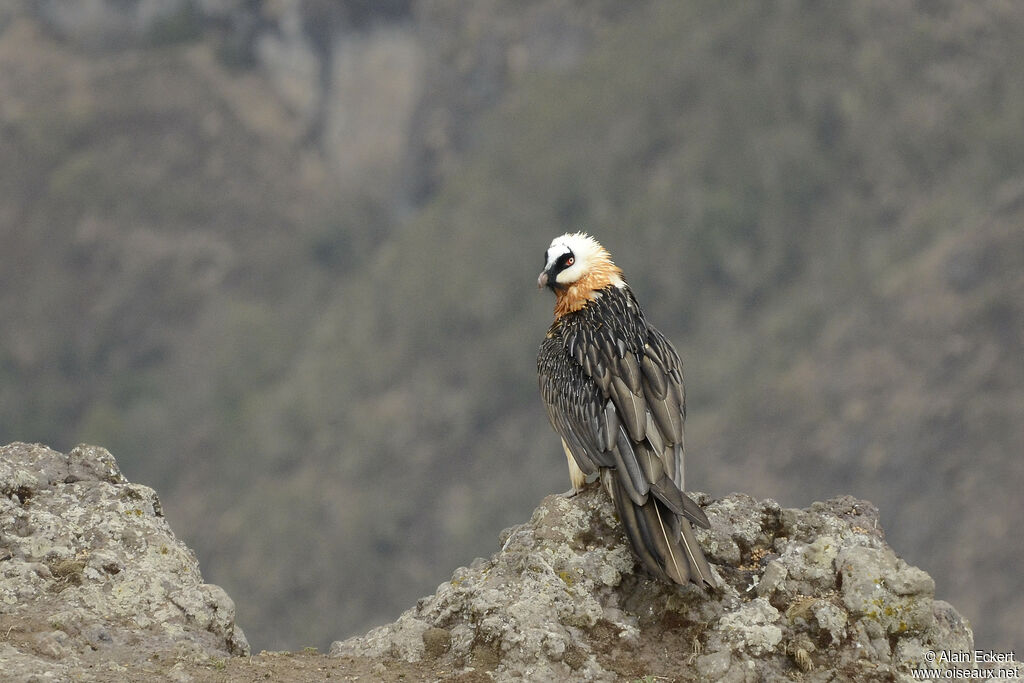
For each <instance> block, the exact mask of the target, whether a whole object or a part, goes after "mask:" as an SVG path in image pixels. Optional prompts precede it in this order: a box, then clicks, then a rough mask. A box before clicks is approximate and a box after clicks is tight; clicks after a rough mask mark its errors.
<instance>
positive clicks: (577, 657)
mask: <svg viewBox="0 0 1024 683" xmlns="http://www.w3.org/2000/svg"><path fill="white" fill-rule="evenodd" d="M695 495H696V496H697V498H698V501H699V502H700V503H701V504H702V505H703V506H704V507H705V510H706V512H707V515H708V517H709V519H710V520H711V525H712V528H711V530H710V531H703V530H699V531H698V532H697V533H698V538H699V539H700V541H701V543H702V545H703V546H704V548H705V550H706V554H707V556H708V560H709V561H710V562H712V563H713V564H712V566H713V568H714V570H715V571H717V572H718V573H719V575H720V577H721V578H722V584H723V588H722V590H721V591H720V592H719V593H717V594H714V595H711V594H707V593H705V592H704V591H703V590H701V589H698V588H696V587H694V586H686V587H676V586H669V585H666V584H664V583H661V582H659V581H656V580H654V579H652V578H651V577H649V576H648V575H646V574H645V573H644V572H643V570H642V569H640V568H639V566H638V565H637V563H636V561H635V560H634V556H633V554H632V553H631V551H630V549H629V547H628V544H627V541H626V539H625V536H624V535H623V534H622V532H621V531H620V525H619V524H618V521H617V520H616V517H615V512H614V508H613V507H612V505H611V503H610V501H609V500H608V499H607V497H606V496H605V495H604V493H603V492H602V491H600V490H597V489H590V490H588V491H585V492H584V493H582V494H580V495H578V496H576V497H575V498H572V499H565V498H563V497H559V496H549V497H548V498H546V499H544V501H543V502H542V504H541V506H540V507H539V508H538V509H537V510H536V511H535V512H534V514H533V517H532V518H531V520H530V521H529V523H527V524H524V525H522V526H517V527H513V528H511V529H508V530H506V531H505V532H503V534H502V538H501V542H502V548H501V550H500V551H499V552H497V553H496V554H495V555H494V556H492V557H491V558H490V559H489V560H483V559H478V560H476V561H475V562H474V563H473V564H472V565H471V566H470V567H468V568H460V569H458V570H456V571H455V573H454V575H453V576H452V578H451V580H450V581H447V582H445V583H443V584H441V585H440V586H439V587H438V589H437V592H436V593H435V594H434V595H432V596H428V597H426V598H423V599H421V600H420V601H419V602H418V603H417V605H416V606H415V607H414V608H412V609H410V610H408V611H406V612H405V613H404V614H402V615H401V616H400V617H399V618H398V620H397V621H396V622H394V623H392V624H388V625H386V626H382V627H380V628H377V629H374V630H372V631H370V632H369V633H368V634H366V635H364V636H360V637H356V638H351V639H349V640H346V641H339V642H335V643H334V644H333V645H332V647H331V654H332V655H334V656H344V657H369V658H378V659H380V660H381V661H383V662H387V661H400V660H401V661H405V662H417V661H429V660H435V670H439V669H441V670H450V671H451V672H452V673H453V674H454V675H460V674H463V675H468V676H470V677H472V676H475V675H480V674H484V673H485V672H486V674H487V675H489V676H491V677H494V678H497V679H499V680H502V679H509V678H518V677H525V678H526V679H528V680H619V679H638V678H642V677H645V676H648V677H655V679H657V680H661V677H665V678H666V679H668V680H725V681H764V680H783V679H786V678H793V677H797V678H799V679H800V680H812V681H819V680H820V681H831V680H858V681H860V680H899V679H903V678H909V677H910V671H911V669H914V668H921V667H925V666H930V665H929V664H927V662H926V659H925V653H926V652H928V651H941V650H950V651H955V652H965V651H969V650H971V649H972V645H973V636H972V633H971V630H970V627H969V626H968V624H967V623H966V622H965V620H964V619H962V618H961V617H960V616H959V615H958V614H957V612H956V610H954V609H953V608H952V607H951V606H950V605H948V604H946V603H945V602H942V601H940V600H936V599H935V598H934V592H935V584H934V582H933V581H932V580H931V578H930V577H929V576H928V575H927V574H926V573H925V572H923V571H921V570H920V569H917V568H916V567H911V566H908V565H907V564H906V563H904V562H903V561H902V560H900V559H899V558H898V557H897V556H896V554H895V553H894V552H893V550H892V549H891V548H889V547H888V546H887V545H886V543H885V541H884V537H883V532H882V529H881V528H880V527H879V524H878V513H877V510H876V509H875V508H874V507H873V506H872V505H871V504H870V503H867V502H863V501H859V500H856V499H853V498H849V497H842V498H835V499H833V500H830V501H828V502H825V503H815V504H814V505H812V506H811V507H810V508H808V509H806V510H791V509H782V508H780V507H779V505H778V504H777V503H775V502H774V501H772V500H765V501H756V500H754V499H752V498H750V497H748V496H745V495H742V494H733V495H730V496H727V497H725V498H723V499H721V500H714V501H712V500H709V499H708V498H707V497H706V496H703V495H701V494H695ZM481 680H482V679H481Z"/></svg>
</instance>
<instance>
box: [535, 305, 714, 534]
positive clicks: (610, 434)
mask: <svg viewBox="0 0 1024 683" xmlns="http://www.w3.org/2000/svg"><path fill="white" fill-rule="evenodd" d="M609 303H610V302H609ZM604 314H605V316H604V317H605V318H606V320H605V321H604V322H602V323H600V324H598V323H594V324H584V325H575V326H564V327H563V328H562V329H561V330H560V332H561V333H562V334H551V333H549V336H548V337H547V338H545V340H544V343H543V344H541V350H540V355H539V357H538V361H537V366H538V373H539V381H540V389H541V396H542V397H543V399H544V404H545V407H546V408H547V412H548V419H549V420H550V421H551V425H552V426H553V427H554V428H555V431H556V432H558V434H559V436H561V437H562V439H563V440H564V441H565V443H566V445H567V446H568V447H569V450H570V452H571V453H572V455H573V459H575V460H576V464H577V465H578V466H579V468H580V469H581V470H582V471H583V472H584V473H585V474H587V475H591V474H594V473H596V472H597V470H598V468H600V467H614V468H615V469H616V470H617V472H618V475H619V477H620V478H621V479H622V485H621V488H622V490H623V492H624V493H626V494H627V495H628V496H629V498H630V499H631V500H632V501H633V502H634V503H635V504H637V505H644V504H645V503H646V502H647V497H648V495H649V494H650V493H651V492H652V491H653V492H654V495H655V496H656V497H657V498H658V499H659V500H661V501H662V503H664V505H665V506H666V507H668V508H669V509H670V510H672V511H673V512H675V513H676V514H679V515H683V516H685V517H687V518H688V519H690V520H691V521H693V522H694V523H695V524H698V525H700V526H704V527H708V526H709V523H708V519H707V516H706V515H705V514H704V511H703V510H701V508H700V506H698V505H697V504H696V503H694V502H693V501H692V500H690V498H689V497H688V496H686V495H685V494H684V493H683V482H684V477H683V469H684V468H683V458H684V442H683V420H684V418H685V411H686V407H685V406H686V401H685V394H684V390H683V372H682V363H681V362H680V360H679V356H678V354H677V353H676V352H675V349H673V348H672V345H671V344H670V343H669V341H668V340H667V339H666V338H665V336H664V335H662V334H661V332H659V331H658V330H656V329H654V328H651V327H648V326H647V325H646V324H645V323H644V321H643V319H642V318H641V317H639V313H638V312H632V311H630V310H627V309H626V308H625V307H622V306H618V307H611V306H609V307H608V309H606V310H605V311H604ZM609 320H610V321H613V324H608V321H609ZM562 335H564V337H563V336H562Z"/></svg>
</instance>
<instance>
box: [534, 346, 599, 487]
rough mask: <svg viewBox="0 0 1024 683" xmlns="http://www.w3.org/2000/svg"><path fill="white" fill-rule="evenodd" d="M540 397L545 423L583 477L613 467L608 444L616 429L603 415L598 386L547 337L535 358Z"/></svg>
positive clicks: (561, 348) (562, 347) (562, 349)
mask: <svg viewBox="0 0 1024 683" xmlns="http://www.w3.org/2000/svg"><path fill="white" fill-rule="evenodd" d="M537 375H538V381H539V383H540V394H541V398H543V400H544V407H545V408H546V409H547V413H548V420H549V421H550V422H551V426H552V427H554V429H555V431H556V432H557V433H558V435H559V436H561V437H562V440H563V441H565V444H566V446H568V448H569V451H570V452H571V453H572V456H573V459H574V460H575V461H576V465H577V466H578V467H579V468H580V470H582V471H583V473H584V474H586V475H588V476H589V475H591V474H596V473H597V471H598V468H600V467H614V466H615V460H614V457H613V456H612V454H611V452H610V450H611V449H610V447H609V445H610V443H612V441H610V440H609V439H610V438H611V439H614V436H613V435H614V434H615V432H616V430H617V427H616V425H615V423H614V416H608V415H605V414H604V412H603V411H604V404H605V403H607V400H606V399H604V398H602V395H601V390H600V387H598V386H597V384H596V383H595V382H594V381H593V380H592V379H591V378H590V377H588V376H587V375H586V373H584V371H583V368H582V366H581V365H580V364H579V363H576V362H575V361H573V360H572V359H571V358H570V357H569V356H567V355H566V352H565V347H564V346H563V343H562V341H561V339H560V338H558V337H551V336H548V337H547V338H545V340H544V343H543V344H541V347H540V354H539V355H538V357H537Z"/></svg>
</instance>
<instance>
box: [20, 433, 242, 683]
mask: <svg viewBox="0 0 1024 683" xmlns="http://www.w3.org/2000/svg"><path fill="white" fill-rule="evenodd" d="M248 652H249V645H248V643H247V642H246V640H245V635H244V634H243V633H242V630H241V629H240V628H239V627H238V626H237V625H236V624H235V605H234V603H233V602H232V601H231V598H230V597H228V595H227V593H225V592H224V591H223V590H222V589H221V588H220V587H218V586H214V585H211V584H208V583H204V582H203V577H202V575H201V574H200V573H199V563H198V562H197V561H196V556H195V553H193V552H192V551H191V550H190V549H189V548H188V547H187V546H185V544H183V543H182V542H181V541H179V540H178V539H177V538H175V536H174V532H173V531H171V528H170V526H169V525H168V524H167V521H166V520H165V519H164V517H163V513H162V511H161V509H160V501H159V499H158V498H157V495H156V492H154V491H153V489H151V488H148V487H146V486H140V485H138V484H131V483H129V482H128V481H127V480H126V479H125V478H124V477H123V476H122V475H121V471H120V470H119V469H118V467H117V463H116V462H115V461H114V458H113V456H111V455H110V453H109V452H107V451H106V450H104V449H103V448H97V447H94V446H79V447H78V448H75V449H74V450H72V451H71V452H70V453H68V454H66V455H65V454H61V453H58V452H56V451H53V450H50V449H49V448H46V447H45V446H40V445H38V444H35V445H32V444H24V443H13V444H10V445H9V446H3V447H0V672H3V676H2V678H3V680H31V679H32V678H33V677H37V676H38V677H40V678H39V680H83V679H84V680H92V679H101V680H107V679H108V678H110V675H115V676H116V675H117V674H119V673H125V672H127V671H134V672H138V671H145V670H146V669H147V668H160V669H162V670H164V671H168V670H172V669H173V666H175V665H178V664H181V665H182V666H185V665H187V664H188V663H189V662H198V661H204V660H209V659H210V658H214V657H220V658H227V657H229V656H231V655H242V654H248ZM161 660H165V661H169V662H172V663H173V664H172V665H170V666H167V667H162V666H159V665H160V663H161ZM44 674H45V676H44Z"/></svg>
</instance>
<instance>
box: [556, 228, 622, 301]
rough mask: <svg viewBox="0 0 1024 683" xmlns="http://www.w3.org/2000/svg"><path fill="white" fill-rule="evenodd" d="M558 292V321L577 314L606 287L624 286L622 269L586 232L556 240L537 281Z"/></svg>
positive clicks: (569, 234)
mask: <svg viewBox="0 0 1024 683" xmlns="http://www.w3.org/2000/svg"><path fill="white" fill-rule="evenodd" d="M537 282H538V284H540V285H541V286H545V285H546V286H548V287H551V289H552V290H553V291H554V292H555V319H556V320H557V319H558V318H561V317H562V316H563V315H566V314H568V313H572V312H574V311H578V310H580V309H581V308H583V307H584V306H586V305H587V302H589V301H592V300H593V299H594V298H595V297H596V296H599V294H598V293H599V292H600V291H601V290H602V289H604V288H606V287H612V286H614V287H623V286H625V284H626V283H625V281H624V280H623V279H622V269H620V268H619V267H618V266H616V265H615V264H614V263H613V262H612V258H611V254H609V253H608V250H607V249H605V248H604V247H603V246H601V244H600V243H598V241H597V240H595V239H594V238H593V237H591V236H590V235H587V234H585V233H581V232H577V233H567V234H565V235H562V236H560V237H556V238H555V239H554V240H552V242H551V246H550V247H548V250H547V252H545V254H544V270H543V271H542V272H541V274H540V277H539V278H538V280H537Z"/></svg>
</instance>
